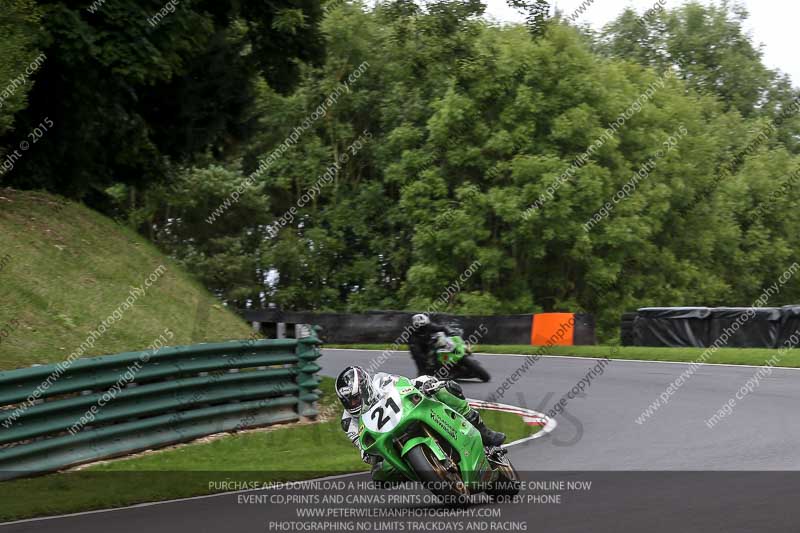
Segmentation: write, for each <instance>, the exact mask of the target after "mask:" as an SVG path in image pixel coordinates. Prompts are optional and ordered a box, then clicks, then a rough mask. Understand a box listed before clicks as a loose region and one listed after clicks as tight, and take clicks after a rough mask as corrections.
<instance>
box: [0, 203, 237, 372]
mask: <svg viewBox="0 0 800 533" xmlns="http://www.w3.org/2000/svg"><path fill="white" fill-rule="evenodd" d="M162 265H163V269H165V270H160V269H161V268H162ZM157 269H159V270H158V272H159V274H160V275H156V277H157V279H156V281H155V282H153V283H152V286H151V287H150V288H149V289H147V291H146V292H145V294H144V295H141V296H140V297H139V298H138V299H137V300H136V301H135V303H133V304H132V305H130V306H129V308H128V307H125V308H123V312H122V314H121V316H120V315H119V314H118V315H117V316H116V317H114V318H112V319H111V320H110V321H109V322H110V323H111V324H110V325H109V326H108V329H107V331H105V333H103V334H102V335H101V336H100V337H99V338H97V339H96V342H94V343H93V344H94V345H93V346H92V347H91V348H89V349H88V350H87V351H86V352H85V354H83V355H81V356H92V355H102V354H113V353H119V352H128V351H136V350H145V349H147V347H148V346H149V345H150V344H151V343H153V342H154V341H155V339H157V338H158V337H159V335H162V334H165V337H166V338H168V339H169V342H168V344H170V345H173V346H175V345H181V344H194V343H198V342H212V341H224V340H232V339H246V338H247V337H248V336H249V335H250V333H251V331H252V330H251V328H250V326H249V325H248V324H247V323H246V322H245V321H244V320H242V319H241V318H240V317H238V316H236V315H235V314H234V313H233V312H231V311H230V310H229V309H227V308H225V306H223V305H221V304H220V303H219V302H218V301H217V300H216V299H215V298H214V297H213V295H211V294H209V293H208V291H206V290H205V289H204V288H203V287H202V286H201V285H200V284H199V283H197V282H196V281H195V280H193V279H192V278H191V276H189V275H188V274H187V273H186V272H185V271H184V270H183V269H182V268H181V267H180V266H179V265H178V264H177V263H175V262H174V261H172V260H170V259H169V258H168V257H166V256H164V255H163V254H162V253H161V252H160V251H159V250H157V249H156V247H155V246H153V245H152V244H150V243H148V242H147V241H146V240H145V239H143V238H142V237H141V236H139V235H137V234H136V232H134V231H133V230H131V229H130V228H128V227H126V226H123V225H120V224H118V223H116V222H115V221H113V220H111V219H109V218H107V217H104V216H102V215H100V214H99V213H96V212H94V211H92V210H90V209H88V208H86V207H85V206H83V205H80V204H77V203H73V202H69V201H66V200H64V199H62V198H59V197H57V196H53V195H50V194H46V193H40V192H31V191H16V190H12V189H0V370H9V369H13V368H19V367H27V366H29V365H31V364H33V363H55V362H59V361H63V360H64V359H66V358H67V357H68V356H69V355H70V354H71V353H73V352H75V351H76V350H77V349H78V348H79V346H80V345H81V343H84V342H85V341H86V338H87V335H88V334H89V332H90V331H92V330H95V329H97V328H98V326H99V325H100V323H101V322H102V321H103V320H106V319H107V318H108V317H109V315H111V314H112V313H114V312H115V311H116V310H117V309H118V308H119V307H120V306H123V302H125V301H126V299H127V298H129V296H130V291H131V289H132V288H134V287H139V286H141V285H143V284H144V282H145V279H146V278H147V277H148V276H150V275H151V274H153V273H155V272H156V271H157ZM167 329H168V330H169V331H170V332H171V333H172V335H169V334H166V333H165V330H167Z"/></svg>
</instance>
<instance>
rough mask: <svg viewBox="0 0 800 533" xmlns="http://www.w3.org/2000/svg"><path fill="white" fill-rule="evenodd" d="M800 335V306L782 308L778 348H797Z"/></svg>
mask: <svg viewBox="0 0 800 533" xmlns="http://www.w3.org/2000/svg"><path fill="white" fill-rule="evenodd" d="M798 335H800V305H785V306H783V307H781V326H780V329H779V331H778V340H777V341H776V347H778V348H783V347H785V346H792V347H794V346H796V344H797V336H798ZM793 336H794V337H793Z"/></svg>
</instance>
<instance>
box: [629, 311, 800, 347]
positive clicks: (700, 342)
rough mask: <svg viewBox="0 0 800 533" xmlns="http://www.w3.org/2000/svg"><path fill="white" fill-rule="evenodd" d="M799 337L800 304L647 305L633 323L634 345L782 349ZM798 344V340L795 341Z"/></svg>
mask: <svg viewBox="0 0 800 533" xmlns="http://www.w3.org/2000/svg"><path fill="white" fill-rule="evenodd" d="M792 335H795V340H797V338H798V337H800V306H799V305H787V306H784V307H781V308H777V307H715V308H709V307H645V308H642V309H639V310H638V312H637V313H636V318H635V319H634V322H633V341H634V345H635V346H652V347H697V348H707V347H710V346H712V345H714V343H716V342H717V340H718V339H719V343H718V345H719V346H720V347H728V348H781V347H783V346H786V343H787V342H788V341H789V340H790V339H791V338H792ZM792 344H796V343H792Z"/></svg>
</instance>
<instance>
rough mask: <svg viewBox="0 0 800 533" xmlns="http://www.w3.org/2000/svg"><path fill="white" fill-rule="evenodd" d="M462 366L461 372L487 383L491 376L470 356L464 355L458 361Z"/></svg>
mask: <svg viewBox="0 0 800 533" xmlns="http://www.w3.org/2000/svg"><path fill="white" fill-rule="evenodd" d="M459 364H460V365H461V366H462V372H463V373H464V375H465V376H470V377H473V376H474V377H476V378H478V379H479V380H481V381H482V382H484V383H487V382H488V381H489V380H490V379H492V377H491V376H490V375H489V373H488V372H487V371H486V370H484V368H483V367H482V366H481V364H480V363H479V362H477V361H475V360H474V359H473V358H472V357H465V358H464V359H462V360H461V362H460V363H459Z"/></svg>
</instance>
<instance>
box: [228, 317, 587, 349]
mask: <svg viewBox="0 0 800 533" xmlns="http://www.w3.org/2000/svg"><path fill="white" fill-rule="evenodd" d="M241 313H242V315H243V316H244V318H245V320H248V321H250V322H259V323H262V324H270V323H273V324H274V323H279V322H280V323H285V324H315V325H318V326H321V327H322V330H321V331H320V333H319V337H320V339H322V340H323V341H324V342H327V343H329V344H359V343H364V344H393V343H395V342H397V343H399V344H401V345H402V344H405V343H406V342H407V340H408V330H410V329H411V317H412V316H413V315H414V313H413V312H408V311H369V312H365V313H358V314H356V313H317V312H305V311H281V310H278V309H259V310H243V311H242V312H241ZM430 317H431V318H432V319H433V320H435V321H436V322H439V323H444V324H448V325H453V326H457V327H459V328H460V329H462V330H463V337H464V338H465V339H467V340H468V341H469V342H471V343H473V344H530V339H531V324H532V319H533V315H531V314H527V315H495V316H475V315H470V316H461V315H451V314H444V313H431V314H430ZM404 332H405V333H404ZM595 343H596V340H595V323H594V317H593V316H592V315H589V314H576V315H575V338H574V344H595Z"/></svg>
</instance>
